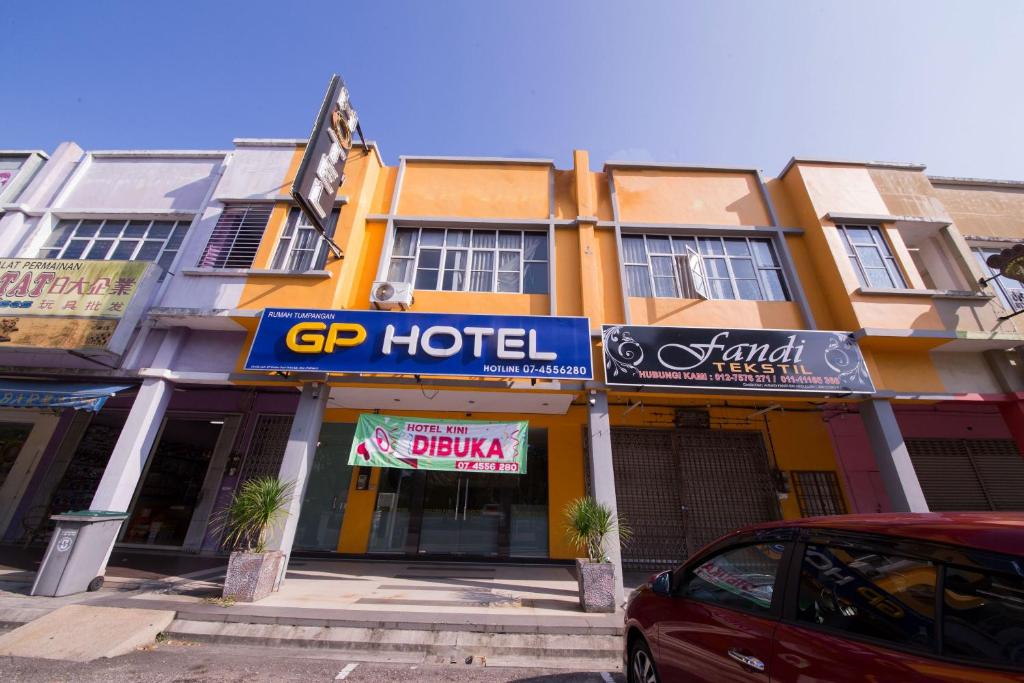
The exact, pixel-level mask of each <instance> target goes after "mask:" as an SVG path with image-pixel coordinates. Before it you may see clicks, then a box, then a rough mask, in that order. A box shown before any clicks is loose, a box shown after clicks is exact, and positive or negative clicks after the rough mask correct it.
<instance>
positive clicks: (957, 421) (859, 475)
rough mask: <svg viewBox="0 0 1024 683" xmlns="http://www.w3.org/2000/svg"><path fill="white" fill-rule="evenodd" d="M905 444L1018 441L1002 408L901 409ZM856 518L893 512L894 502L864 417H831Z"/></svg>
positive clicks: (976, 405)
mask: <svg viewBox="0 0 1024 683" xmlns="http://www.w3.org/2000/svg"><path fill="white" fill-rule="evenodd" d="M895 412H896V420H897V422H899V425H900V431H901V432H902V433H903V436H904V438H932V439H1012V438H1013V436H1012V435H1011V434H1010V430H1009V429H1008V428H1007V426H1006V423H1005V422H1004V421H1003V417H1002V415H1001V414H1000V411H999V405H998V404H996V403H955V402H949V403H938V404H935V405H931V406H896V407H895ZM825 419H826V421H827V422H828V427H829V432H830V433H831V435H832V444H833V446H834V448H835V452H836V459H837V460H838V462H839V469H840V473H841V476H842V477H843V479H844V480H845V483H846V490H847V492H848V493H849V495H850V499H851V500H850V504H851V508H852V509H851V510H850V512H888V511H889V510H891V507H890V505H889V497H888V496H887V495H886V493H885V486H884V485H883V484H882V478H881V476H880V475H879V473H878V465H877V464H876V463H875V455H874V453H873V452H872V450H871V443H870V442H869V441H868V434H867V430H866V429H865V427H864V422H863V420H861V417H860V415H859V414H858V413H826V417H825Z"/></svg>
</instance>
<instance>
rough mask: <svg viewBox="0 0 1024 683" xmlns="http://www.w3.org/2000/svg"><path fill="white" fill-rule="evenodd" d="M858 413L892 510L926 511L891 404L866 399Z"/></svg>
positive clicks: (925, 504) (925, 503)
mask: <svg viewBox="0 0 1024 683" xmlns="http://www.w3.org/2000/svg"><path fill="white" fill-rule="evenodd" d="M860 414H861V418H862V419H863V420H864V426H865V427H866V428H867V432H868V439H869V440H870V442H871V450H873V451H874V453H875V461H876V462H877V464H878V471H879V473H880V474H881V475H882V482H883V483H884V484H885V491H886V493H887V494H888V495H889V502H890V504H891V505H892V509H893V511H894V512H928V503H927V502H925V499H924V492H923V491H922V490H921V484H920V482H918V480H917V472H915V471H914V465H913V463H912V462H911V461H910V453H909V452H908V451H907V445H906V443H904V442H903V434H902V433H901V432H900V426H899V424H898V423H897V422H896V413H894V412H893V409H892V404H891V403H889V401H887V400H885V399H868V400H866V401H864V402H862V403H861V404H860Z"/></svg>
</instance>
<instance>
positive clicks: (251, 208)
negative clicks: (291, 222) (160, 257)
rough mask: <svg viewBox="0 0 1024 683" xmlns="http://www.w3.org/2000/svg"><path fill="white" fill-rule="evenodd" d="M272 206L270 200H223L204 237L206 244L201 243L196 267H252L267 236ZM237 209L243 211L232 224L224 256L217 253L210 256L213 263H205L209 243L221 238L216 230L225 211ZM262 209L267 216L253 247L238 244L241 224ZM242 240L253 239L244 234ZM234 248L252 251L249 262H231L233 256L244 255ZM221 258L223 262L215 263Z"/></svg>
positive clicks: (235, 268)
mask: <svg viewBox="0 0 1024 683" xmlns="http://www.w3.org/2000/svg"><path fill="white" fill-rule="evenodd" d="M274 206H275V205H274V203H272V202H262V201H231V202H225V203H224V204H223V205H222V206H221V208H220V212H219V213H218V214H217V219H216V220H215V221H214V223H213V227H212V228H211V229H210V233H209V234H208V235H207V237H206V244H204V245H203V250H202V251H201V252H200V253H199V258H198V260H197V261H196V265H195V267H196V268H209V269H211V270H225V271H238V270H249V269H251V268H252V267H253V265H254V263H255V262H256V257H257V256H259V251H260V247H261V246H262V245H263V240H264V239H265V238H266V236H267V229H268V228H269V227H270V221H271V220H272V219H273V217H274ZM237 210H243V211H244V215H243V216H242V217H241V218H240V219H239V222H238V225H236V226H233V233H232V235H231V242H230V244H228V245H227V247H226V250H225V252H224V256H223V257H221V256H220V255H219V254H218V255H217V256H214V257H213V258H212V260H213V262H214V263H213V264H208V263H207V259H208V255H209V252H210V247H211V245H212V244H213V243H214V240H215V239H216V238H221V239H222V237H220V236H218V235H217V230H218V228H219V227H220V225H221V221H223V220H225V216H226V215H227V213H228V212H229V211H237ZM264 211H265V212H266V213H267V217H266V220H265V221H264V223H263V226H262V227H261V228H260V237H259V239H258V240H255V247H254V248H253V247H251V246H239V239H240V236H241V234H242V233H241V228H242V225H243V224H244V223H245V221H246V220H248V218H249V215H250V214H251V213H256V212H264ZM225 227H226V228H227V226H225ZM250 229H254V228H250ZM242 241H243V243H244V242H252V241H253V237H250V236H246V237H244V238H243V240H242ZM221 246H222V248H223V245H221ZM236 249H238V251H239V252H245V251H249V250H251V251H252V255H251V256H248V261H249V262H248V263H247V264H245V265H240V264H235V263H232V262H231V260H232V259H234V258H243V259H244V258H245V257H244V256H239V255H238V254H236V253H235V250H236ZM221 258H223V263H221V264H220V265H217V261H220V260H221Z"/></svg>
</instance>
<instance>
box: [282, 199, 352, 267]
mask: <svg viewBox="0 0 1024 683" xmlns="http://www.w3.org/2000/svg"><path fill="white" fill-rule="evenodd" d="M337 220H338V212H337V211H333V212H331V218H330V220H329V221H328V234H333V232H334V225H335V223H337ZM326 261H327V242H326V241H325V240H324V239H323V238H322V237H320V233H319V232H317V230H316V228H314V227H313V225H312V224H311V223H310V222H309V219H308V218H306V214H304V213H302V211H301V210H300V209H299V208H298V207H293V208H292V210H291V211H289V212H288V220H287V221H286V222H285V225H284V232H282V233H281V239H280V240H278V243H277V251H276V252H275V253H274V262H273V264H272V265H271V268H273V269H274V270H285V271H288V272H292V273H303V272H305V271H307V270H318V269H320V268H323V267H324V263H325V262H326Z"/></svg>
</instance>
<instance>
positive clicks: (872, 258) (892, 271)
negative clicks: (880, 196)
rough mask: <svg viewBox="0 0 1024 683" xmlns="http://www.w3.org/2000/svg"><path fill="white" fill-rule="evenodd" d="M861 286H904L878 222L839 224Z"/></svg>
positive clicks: (905, 286) (892, 287) (891, 287)
mask: <svg viewBox="0 0 1024 683" xmlns="http://www.w3.org/2000/svg"><path fill="white" fill-rule="evenodd" d="M836 227H837V228H839V232H840V234H842V236H843V244H844V245H846V255H847V256H849V257H850V263H852V264H853V270H854V272H856V273H857V281H858V282H860V286H861V287H881V288H884V289H906V288H907V282H906V280H904V279H903V273H902V272H900V268H899V265H898V264H897V263H896V258H895V257H894V256H893V255H892V251H891V250H890V249H889V243H888V242H886V241H885V235H883V234H882V229H881V228H879V227H878V226H877V225H838V226H836Z"/></svg>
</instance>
